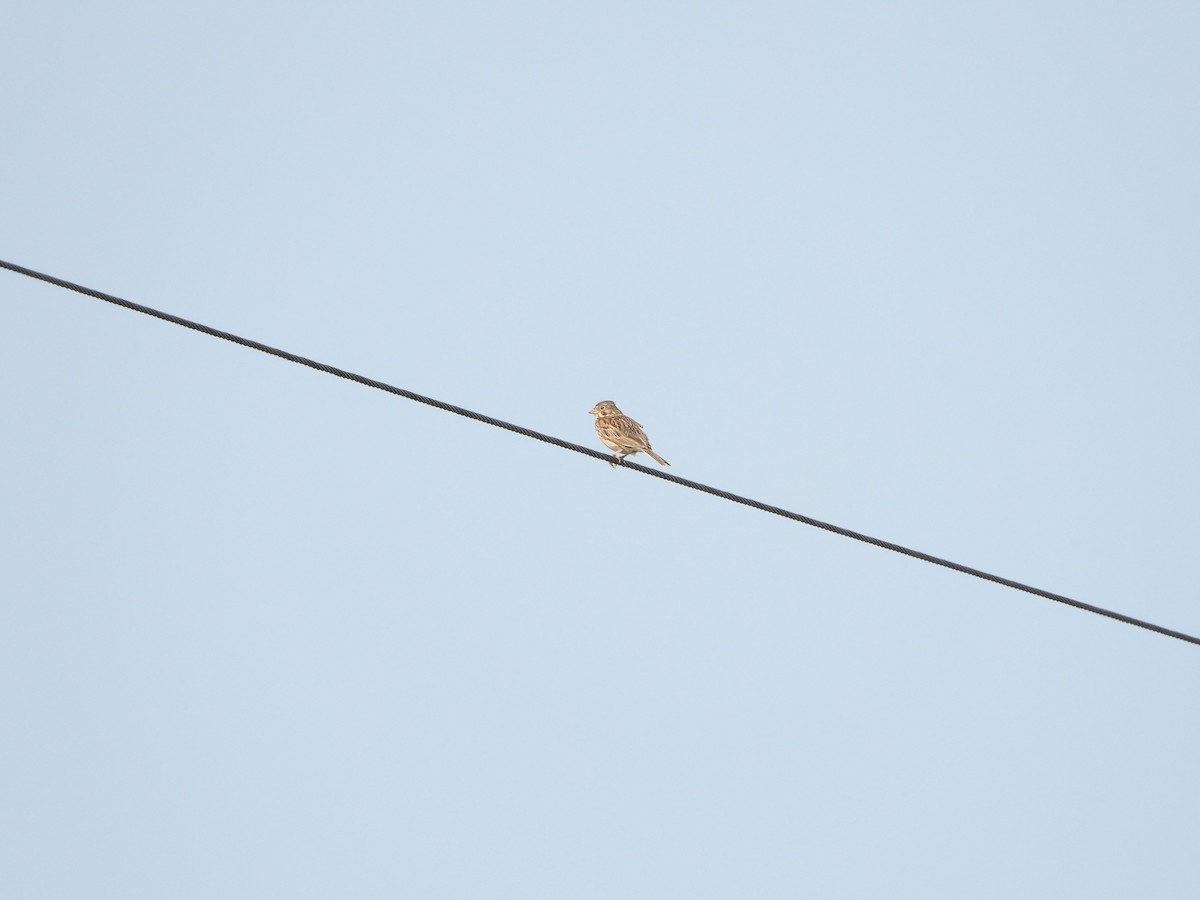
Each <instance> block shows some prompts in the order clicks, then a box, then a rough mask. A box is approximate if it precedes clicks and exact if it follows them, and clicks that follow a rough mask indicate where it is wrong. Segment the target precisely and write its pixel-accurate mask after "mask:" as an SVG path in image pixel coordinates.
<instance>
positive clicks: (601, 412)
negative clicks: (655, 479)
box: [590, 400, 670, 466]
mask: <svg viewBox="0 0 1200 900" xmlns="http://www.w3.org/2000/svg"><path fill="white" fill-rule="evenodd" d="M590 412H591V414H592V415H593V416H595V417H596V434H598V435H600V440H602V441H604V446H605V447H607V448H608V449H609V450H611V451H613V456H614V457H616V458H617V459H624V458H625V457H627V456H633V454H635V453H645V454H646V455H648V456H650V457H653V459H654V461H655V462H657V463H658V464H659V465H660V466H669V465H670V463H669V462H667V461H666V460H665V459H663V458H662V457H661V456H659V455H658V454H657V453H655V452H654V451H653V450H651V449H650V439H649V438H647V437H646V432H644V431H642V426H641V425H639V424H638V423H637V422H635V421H633V419H631V418H629V416H627V415H625V414H624V413H622V412H621V411H620V410H619V409H617V404H615V403H613V402H612V401H611V400H601V401H600V402H599V403H597V404H596V405H595V406H593V407H592V408H591V410H590ZM613 465H614V466H615V465H616V463H613Z"/></svg>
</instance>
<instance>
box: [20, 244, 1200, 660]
mask: <svg viewBox="0 0 1200 900" xmlns="http://www.w3.org/2000/svg"><path fill="white" fill-rule="evenodd" d="M0 267H3V268H5V269H9V270H10V271H13V272H16V273H18V274H20V275H26V276H28V277H29V278H35V279H37V280H39V281H44V282H46V283H47V284H53V285H55V286H57V287H61V288H66V289H67V290H71V291H76V292H77V293H80V294H84V295H86V296H88V297H95V298H96V299H97V300H103V301H105V302H106V303H112V304H114V305H116V306H123V307H125V308H126V309H131V310H133V311H135V312H140V313H144V314H145V315H148V316H153V317H154V318H156V319H162V320H163V321H165V322H171V323H173V324H175V325H182V326H183V327H184V328H190V329H192V330H193V331H199V332H201V333H202V334H207V335H210V336H212V337H215V338H220V339H221V340H225V341H231V342H232V343H234V344H240V345H241V346H243V347H250V348H251V349H253V350H259V351H261V352H263V353H268V354H270V355H271V356H277V357H279V358H280V359H286V360H288V361H289V362H294V363H299V364H300V365H302V366H308V367H309V368H310V369H316V370H317V371H319V372H326V373H328V374H330V375H336V376H337V377H338V378H345V379H347V380H348V381H354V382H357V383H358V384H362V385H366V386H367V387H372V388H376V389H377V390H381V391H386V392H387V393H389V394H395V395H396V396H398V397H405V398H407V399H409V400H415V401H416V402H417V403H424V404H426V405H427V406H433V407H436V408H437V409H441V410H445V411H446V412H451V413H454V414H455V415H459V416H465V417H466V418H468V419H474V420H475V421H477V422H484V423H485V424H488V425H494V426H495V427H497V428H503V429H505V430H506V431H512V432H515V433H516V434H520V435H523V436H524V437H528V438H533V439H534V440H537V441H543V442H545V443H547V444H553V445H554V446H556V447H562V448H563V449H564V450H574V451H575V452H576V453H582V454H584V455H585V456H591V457H594V458H596V459H600V460H603V461H604V462H607V463H612V462H613V461H614V460H613V457H612V456H610V455H609V454H607V453H602V452H601V451H599V450H593V449H592V448H590V447H582V446H580V445H579V444H573V443H571V442H570V441H564V440H562V439H561V438H556V437H554V436H552V435H548V434H542V433H541V432H539V431H534V430H532V429H530V428H523V427H521V426H520V425H514V424H512V423H511V422H505V421H504V420H502V419H495V418H492V417H491V416H485V415H483V414H482V413H477V412H474V411H472V410H469V409H464V408H463V407H461V406H454V405H453V404H451V403H444V402H442V401H441V400H435V399H433V398H432V397H425V396H422V395H421V394H416V393H413V392H412V391H406V390H404V389H403V388H398V387H395V386H394V385H390V384H387V383H385V382H382V381H376V380H375V379H374V378H367V377H365V376H363V375H356V374H355V373H353V372H347V371H346V370H345V369H339V368H337V367H335V366H330V365H327V364H326V363H321V362H317V361H316V360H312V359H307V358H306V357H303V356H298V355H297V354H295V353H289V352H288V351H286V350H279V349H277V348H275V347H269V346H267V345H266V344H260V343H259V342H258V341H252V340H250V339H248V338H244V337H239V336H238V335H236V334H230V333H229V332H228V331H221V330H219V329H217V328H212V327H210V326H208V325H202V324H200V323H199V322H192V321H190V320H188V319H184V318H181V317H180V316H174V315H171V314H170V313H166V312H162V311H161V310H157V309H152V308H150V307H149V306H142V305H141V304H140V303H133V302H132V301H129V300H123V299H121V298H120V297H114V296H113V295H112V294H106V293H104V292H103V291H97V290H94V289H93V288H89V287H84V286H82V285H78V284H74V283H72V282H70V281H65V280H64V279H62V278H55V277H54V276H53V275H46V274H43V273H42V272H35V271H34V270H33V269H27V268H25V267H24V266H18V265H16V264H15V263H10V262H5V261H4V260H0ZM617 464H618V465H620V466H623V467H625V468H627V469H634V470H636V471H638V472H641V473H642V474H643V475H652V476H654V477H655V478H661V479H663V480H664V481H670V482H672V483H674V484H678V485H682V486H683V487H688V488H691V489H692V490H695V491H702V492H704V493H706V494H712V495H713V496H714V497H720V498H721V499H723V500H729V501H731V502H733V503H740V504H742V505H743V506H749V507H752V508H754V509H757V510H761V511H762V512H767V513H772V514H774V515H777V516H782V517H783V518H785V519H791V520H792V521H795V522H802V523H803V524H805V525H811V526H812V527H814V528H821V529H823V530H825V531H830V532H832V533H834V534H838V535H841V536H842V537H848V538H853V539H854V540H856V541H862V542H863V543H866V544H871V545H873V546H875V547H882V548H883V549H884V550H891V551H893V552H895V553H900V554H903V555H904V556H910V557H912V558H913V559H919V560H922V561H923V562H927V563H933V564H934V565H936V566H943V567H944V568H947V569H953V570H954V571H956V572H962V573H963V574H964V575H973V576H975V577H976V578H982V579H983V580H984V581H990V582H993V583H995V584H1000V585H1003V586H1005V587H1009V588H1013V589H1014V590H1018V591H1024V592H1025V593H1027V594H1033V595H1035V596H1037V597H1044V598H1046V599H1047V600H1054V601H1056V602H1058V603H1064V604H1066V605H1067V606H1073V607H1075V608H1076V609H1082V610H1084V611H1085V612H1090V613H1095V614H1096V615H1100V616H1107V617H1108V618H1110V619H1115V620H1116V621H1118V622H1124V623H1125V624H1126V625H1135V626H1137V627H1138V628H1145V629H1146V630H1147V631H1153V632H1156V633H1157V634H1161V635H1165V636H1166V637H1172V638H1177V639H1178V640H1181V641H1187V642H1188V643H1190V644H1197V645H1200V638H1198V637H1195V636H1193V635H1190V634H1184V633H1183V632H1181V631H1174V630H1172V629H1170V628H1164V627H1163V626H1161V625H1155V624H1153V623H1152V622H1146V621H1143V620H1142V619H1135V618H1134V617H1133V616H1127V615H1125V614H1124V613H1119V612H1115V611H1113V610H1111V609H1104V608H1102V607H1099V606H1093V605H1092V604H1090V603H1084V602H1082V601H1081V600H1073V599H1071V598H1070V597H1065V596H1063V595H1062V594H1055V593H1053V592H1051V591H1046V590H1043V589H1041V588H1037V587H1033V586H1032V585H1028V584H1022V583H1021V582H1019V581H1013V580H1011V579H1009V578H1002V577H1000V576H999V575H992V574H989V573H988V572H983V571H981V570H979V569H973V568H971V567H970V566H964V565H962V564H961V563H956V562H951V561H950V560H948V559H942V558H941V557H937V556H933V555H931V554H929V553H922V552H921V551H919V550H912V549H909V548H908V547H902V546H901V545H899V544H893V543H892V542H891V541H884V540H880V539H879V538H875V537H871V536H870V535H866V534H860V533H859V532H857V531H851V530H850V529H848V528H842V527H841V526H839V525H831V524H830V523H828V522H822V521H820V520H818V519H813V518H810V517H809V516H803V515H800V514H799V513H794V512H791V511H790V510H786V509H782V508H781V507H778V506H771V505H769V504H767V503H762V502H760V501H758V500H752V499H750V498H749V497H742V496H739V495H737V494H731V493H730V492H729V491H723V490H721V489H720V488H715V487H711V486H709V485H707V484H701V483H700V482H698V481H691V480H689V479H687V478H680V477H679V476H678V475H672V474H670V473H668V472H664V471H661V470H659V469H650V468H647V467H646V466H642V465H638V464H637V463H632V462H628V461H626V460H619V461H617Z"/></svg>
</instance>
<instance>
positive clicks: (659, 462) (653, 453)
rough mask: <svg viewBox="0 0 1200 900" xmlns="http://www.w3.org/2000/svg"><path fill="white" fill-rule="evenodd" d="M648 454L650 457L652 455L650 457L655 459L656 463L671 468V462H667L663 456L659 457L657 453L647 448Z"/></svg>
mask: <svg viewBox="0 0 1200 900" xmlns="http://www.w3.org/2000/svg"><path fill="white" fill-rule="evenodd" d="M646 453H647V454H648V455H650V456H652V457H654V461H655V462H656V463H658V464H659V465H660V466H669V465H670V463H669V462H667V461H666V460H665V459H663V458H662V457H661V456H659V455H658V454H657V453H655V452H654V451H653V450H651V449H650V448H649V447H647V448H646Z"/></svg>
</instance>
